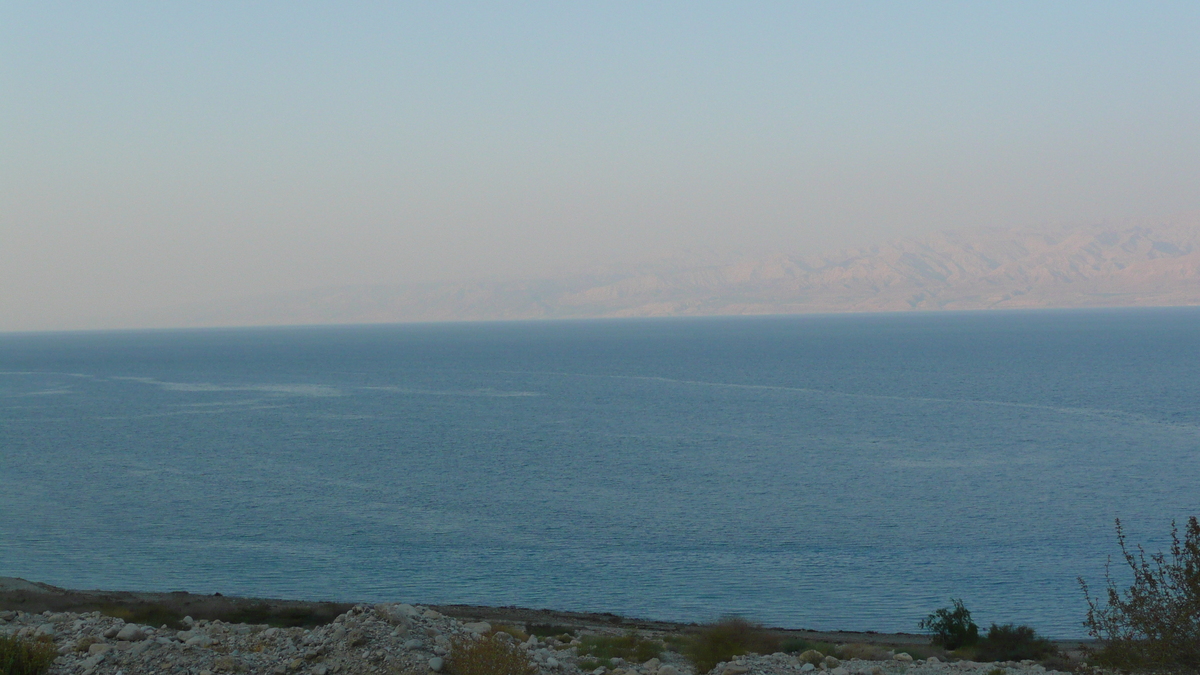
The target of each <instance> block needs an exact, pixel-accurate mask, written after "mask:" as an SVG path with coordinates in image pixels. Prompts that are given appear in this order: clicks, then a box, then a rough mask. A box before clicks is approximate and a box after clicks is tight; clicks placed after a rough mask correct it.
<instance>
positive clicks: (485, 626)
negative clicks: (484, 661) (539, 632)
mask: <svg viewBox="0 0 1200 675" xmlns="http://www.w3.org/2000/svg"><path fill="white" fill-rule="evenodd" d="M463 628H465V629H467V630H469V631H471V632H472V633H474V634H476V635H485V634H487V633H490V632H492V624H490V623H488V622H486V621H476V622H474V623H464V624H463ZM531 637H532V636H531ZM532 639H533V640H535V641H536V640H537V638H532Z"/></svg>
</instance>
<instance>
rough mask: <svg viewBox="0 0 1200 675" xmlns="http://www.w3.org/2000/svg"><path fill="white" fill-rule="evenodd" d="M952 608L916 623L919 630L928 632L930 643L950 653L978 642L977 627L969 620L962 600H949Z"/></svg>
mask: <svg viewBox="0 0 1200 675" xmlns="http://www.w3.org/2000/svg"><path fill="white" fill-rule="evenodd" d="M950 602H951V603H953V606H952V607H943V608H941V609H939V610H937V611H936V612H934V613H932V614H930V615H929V616H927V617H925V618H924V619H921V620H920V621H918V622H917V626H918V627H920V628H921V630H924V631H928V632H929V633H930V634H931V635H932V638H931V639H930V642H932V643H933V644H935V645H937V646H939V647H944V648H945V649H949V650H951V651H953V650H955V649H958V648H959V647H963V646H966V645H973V644H975V643H976V642H979V626H976V625H975V622H974V621H972V620H971V612H970V611H969V610H968V609H967V608H966V607H964V606H963V602H962V600H955V599H954V598H950Z"/></svg>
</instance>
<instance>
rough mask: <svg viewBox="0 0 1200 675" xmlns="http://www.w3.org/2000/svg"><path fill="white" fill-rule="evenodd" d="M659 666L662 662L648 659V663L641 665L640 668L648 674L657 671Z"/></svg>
mask: <svg viewBox="0 0 1200 675" xmlns="http://www.w3.org/2000/svg"><path fill="white" fill-rule="evenodd" d="M661 665H662V661H660V660H658V659H656V658H655V659H650V660H649V661H647V662H645V663H643V664H642V668H644V669H645V670H648V671H650V672H654V671H657V670H658V667H659V666H661Z"/></svg>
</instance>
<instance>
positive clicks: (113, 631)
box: [101, 623, 124, 640]
mask: <svg viewBox="0 0 1200 675" xmlns="http://www.w3.org/2000/svg"><path fill="white" fill-rule="evenodd" d="M123 626H124V623H121V624H118V625H116V626H111V627H110V628H109V629H108V630H106V631H104V632H103V633H101V635H103V636H104V637H106V638H108V639H109V640H111V639H113V638H115V637H117V633H120V632H121V628H122V627H123Z"/></svg>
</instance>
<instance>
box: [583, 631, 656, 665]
mask: <svg viewBox="0 0 1200 675" xmlns="http://www.w3.org/2000/svg"><path fill="white" fill-rule="evenodd" d="M662 652H663V643H662V642H659V641H658V640H648V639H646V638H645V637H642V636H641V635H639V634H638V633H637V631H629V632H628V633H626V634H624V635H584V636H583V637H581V638H580V645H579V655H580V657H582V659H583V660H582V661H581V667H582V665H584V664H586V665H591V664H592V663H593V662H595V665H592V666H591V668H583V669H584V670H594V669H595V668H597V667H599V666H604V667H605V668H612V667H613V665H614V664H613V661H612V659H618V658H619V659H624V660H625V661H630V662H632V663H645V662H646V661H649V660H650V659H653V658H657V657H659V656H660V655H662Z"/></svg>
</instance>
